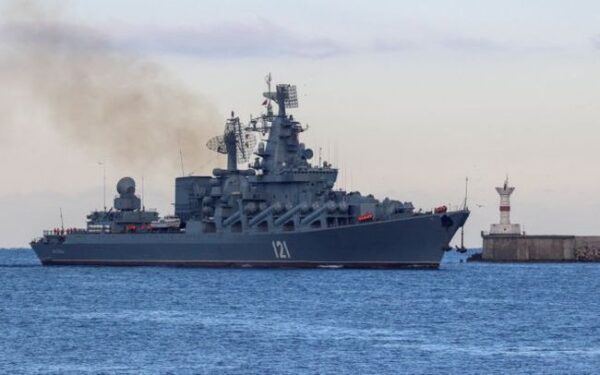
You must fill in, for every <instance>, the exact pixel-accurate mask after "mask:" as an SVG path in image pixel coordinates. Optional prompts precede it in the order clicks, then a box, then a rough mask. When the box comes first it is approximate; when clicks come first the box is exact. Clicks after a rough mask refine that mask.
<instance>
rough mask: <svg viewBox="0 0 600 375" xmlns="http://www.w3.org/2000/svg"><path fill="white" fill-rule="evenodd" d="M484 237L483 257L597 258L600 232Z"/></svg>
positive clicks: (510, 259) (513, 259)
mask: <svg viewBox="0 0 600 375" xmlns="http://www.w3.org/2000/svg"><path fill="white" fill-rule="evenodd" d="M482 237H483V252H482V254H481V260H482V261H488V262H586V261H587V262H598V261H600V236H571V235H519V234H516V235H498V234H485V233H482Z"/></svg>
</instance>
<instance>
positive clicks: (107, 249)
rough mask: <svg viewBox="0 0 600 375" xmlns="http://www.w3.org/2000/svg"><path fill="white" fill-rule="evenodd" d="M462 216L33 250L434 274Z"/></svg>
mask: <svg viewBox="0 0 600 375" xmlns="http://www.w3.org/2000/svg"><path fill="white" fill-rule="evenodd" d="M468 216H469V212H468V211H466V210H465V211H455V212H448V213H444V214H443V215H442V214H431V215H424V214H420V215H416V216H413V217H407V218H401V219H397V220H388V221H378V222H372V223H362V224H356V225H348V226H344V227H336V228H326V229H317V230H307V231H297V232H290V233H285V232H280V233H253V234H248V233H239V234H236V233H215V234H211V235H205V234H197V235H195V234H190V233H122V234H114V233H111V234H102V233H96V234H92V233H75V234H70V235H68V236H64V237H60V236H57V237H56V238H52V237H50V238H47V240H45V241H35V242H33V243H32V248H33V250H34V251H35V252H36V254H37V256H38V257H39V259H40V261H41V262H42V263H43V264H44V265H92V266H181V267H289V268H296V267H298V268H300V267H303V268H304V267H309V268H314V267H344V268H404V267H420V268H437V267H438V266H439V264H440V262H441V260H442V257H443V255H444V251H445V250H447V249H448V248H449V246H448V245H449V242H450V241H451V239H452V237H454V235H455V233H456V231H457V230H458V229H459V228H460V227H462V226H463V225H464V223H465V221H466V220H467V217H468ZM448 218H450V220H448Z"/></svg>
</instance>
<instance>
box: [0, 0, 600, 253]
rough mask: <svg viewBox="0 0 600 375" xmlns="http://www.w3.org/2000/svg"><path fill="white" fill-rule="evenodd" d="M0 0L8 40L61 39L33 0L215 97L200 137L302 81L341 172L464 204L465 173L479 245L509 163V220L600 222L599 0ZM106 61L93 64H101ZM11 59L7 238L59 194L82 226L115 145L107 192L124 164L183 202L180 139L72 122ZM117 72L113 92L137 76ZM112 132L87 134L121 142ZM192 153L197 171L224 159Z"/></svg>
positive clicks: (6, 118) (83, 45)
mask: <svg viewBox="0 0 600 375" xmlns="http://www.w3.org/2000/svg"><path fill="white" fill-rule="evenodd" d="M23 3H29V5H25V6H24V5H23ZM40 4H42V5H40ZM0 8H3V9H9V11H7V12H4V14H5V15H4V18H3V20H2V21H1V22H2V27H1V28H0V39H2V40H9V41H10V42H11V43H13V44H11V43H3V46H2V47H0V54H2V55H0V57H2V56H9V55H10V54H11V52H12V49H14V48H18V47H19V44H23V43H29V42H30V41H31V40H32V39H33V40H35V41H39V39H40V38H42V39H44V38H48V39H52V37H53V34H52V33H49V32H47V31H44V30H52V32H55V31H56V28H52V29H48V28H42V29H41V30H42V32H39V30H37V31H36V32H33V33H32V32H31V30H32V29H31V28H30V27H29V28H28V27H25V28H21V27H20V26H19V25H20V24H21V22H31V17H29V18H27V17H26V18H27V19H26V21H23V20H22V18H20V17H22V9H23V8H29V10H27V11H26V12H29V13H28V14H29V15H31V12H34V13H35V12H40V13H42V14H43V16H40V17H39V18H35V17H34V18H33V19H38V20H39V23H40V24H46V23H48V22H49V21H48V19H49V18H50V23H55V22H58V23H59V24H60V25H61V26H60V30H59V32H60V33H62V34H61V35H63V36H64V35H65V34H66V35H68V36H69V43H71V44H70V46H73V45H75V46H76V48H79V49H82V50H85V51H86V53H93V54H102V53H106V48H107V47H106V46H107V45H109V46H110V51H111V52H110V53H111V54H115V55H118V56H127V58H131V59H135V61H136V64H135V66H138V65H139V63H138V62H140V61H141V62H143V64H152V65H153V66H155V67H157V68H156V69H160V71H161V72H162V71H164V72H166V73H165V74H167V75H168V76H169V77H170V78H169V79H172V80H173V81H175V82H177V87H183V88H185V90H189V92H191V93H193V94H194V95H197V96H198V97H199V98H200V97H201V98H202V100H201V103H202V106H204V107H203V108H204V110H205V111H204V112H202V116H201V117H202V119H203V125H202V126H204V129H203V132H202V135H201V138H202V137H205V138H206V139H202V140H201V141H200V142H199V144H198V145H197V147H198V148H203V147H204V143H205V142H206V141H207V140H208V138H210V136H212V135H216V134H214V133H215V132H217V133H218V132H219V131H220V130H218V129H220V128H221V126H222V124H221V123H219V121H220V120H221V119H224V118H225V117H226V116H227V115H228V114H229V112H230V111H231V110H235V111H236V112H237V113H239V114H240V115H241V116H242V118H248V117H249V115H251V114H255V115H258V114H259V113H260V111H261V106H260V104H261V102H262V99H261V95H260V94H261V92H262V91H264V89H265V87H264V76H265V75H266V74H267V73H268V72H272V73H273V77H274V79H275V81H276V82H289V83H294V84H296V85H297V86H298V91H299V95H300V108H299V109H297V110H295V111H294V115H295V117H296V118H298V119H299V120H300V121H303V122H306V123H308V124H309V125H310V129H309V132H308V133H306V135H305V141H306V143H307V144H308V145H309V146H311V147H313V148H314V149H315V150H318V149H319V148H322V149H323V156H324V158H325V159H330V160H331V161H333V162H334V163H335V164H336V165H337V166H339V167H340V168H342V171H341V177H340V183H339V185H338V186H340V187H345V188H348V189H350V188H351V189H353V190H360V191H362V192H363V193H374V194H375V195H376V196H378V197H380V198H384V197H386V196H389V197H391V198H396V199H401V200H408V201H412V202H413V203H414V204H415V206H417V207H422V208H425V209H429V208H431V207H434V206H437V205H441V204H449V203H450V204H453V205H458V204H459V203H460V202H461V201H462V199H463V195H464V179H465V177H466V176H468V177H469V179H470V185H469V189H470V197H469V201H470V206H471V208H472V211H473V213H472V217H471V219H470V222H469V223H468V225H467V229H466V230H467V241H468V243H467V244H468V245H469V246H480V245H481V240H480V237H479V232H480V231H481V230H488V229H489V225H490V224H491V223H492V222H495V221H497V220H498V208H497V206H498V196H497V194H496V193H495V191H494V186H498V185H500V184H502V182H503V181H504V178H505V176H506V175H507V174H508V175H509V176H510V180H511V183H512V184H514V185H515V186H516V187H517V189H516V192H515V193H514V196H513V198H514V199H513V221H515V222H519V223H521V224H522V225H524V227H525V230H526V231H527V232H529V233H541V234H544V233H548V234H559V233H560V234H600V220H598V214H597V211H599V210H600V195H599V194H598V193H599V192H600V173H599V172H598V162H599V161H600V147H599V146H598V142H599V141H600V130H599V129H600V127H599V125H600V124H599V121H600V104H599V103H598V98H599V97H600V96H599V93H600V2H598V1H569V2H565V1H503V2H486V1H411V2H405V1H398V0H396V1H371V2H364V1H329V2H324V1H298V2H291V1H254V2H252V1H223V0H221V1H195V0H194V1H193V0H189V1H188V0H178V1H170V2H166V1H148V0H143V1H142V0H139V1H138V0H118V1H117V0H104V1H94V0H79V1H76V0H72V1H43V2H34V1H28V2H15V1H3V0H0ZM15 8H17V9H21V11H15V10H14V9H15ZM31 9H34V10H33V11H32V10H31ZM6 14H10V15H9V16H6ZM14 14H16V15H14ZM48 14H50V15H51V16H48ZM57 19H58V21H56V20H57ZM36 22H37V21H36ZM15 25H17V26H15ZM82 35H83V36H82ZM89 35H94V38H97V39H98V40H100V42H98V43H91V42H90V40H95V39H93V38H89ZM15 43H16V44H15ZM89 50H92V52H89ZM86 56H87V55H86ZM46 57H48V56H46ZM50 61H54V62H56V60H50ZM84 61H85V60H84ZM111 61H112V62H111V64H112V63H113V62H114V60H111ZM119 61H121V60H119ZM0 62H1V61H0ZM4 66H8V65H4ZM57 66H58V68H57ZM61 66H62V65H60V64H59V65H56V64H54V65H52V66H48V67H47V68H46V67H44V66H42V70H41V73H40V72H35V74H42V75H47V76H48V75H56V74H57V73H61V72H60V71H57V70H56V69H59V70H60V69H62V68H61ZM94 66H95V65H90V72H87V73H84V74H89V75H91V76H92V78H94V69H93V67H94ZM111 66H112V65H111ZM70 67H71V65H69V64H67V63H66V62H65V65H64V69H70ZM127 69H135V68H131V66H130V65H129V66H128V67H127ZM128 72H129V70H124V74H128ZM3 73H4V74H0V79H2V80H3V81H4V82H0V87H2V89H1V91H0V111H1V113H0V121H1V122H2V124H0V130H2V132H3V137H2V139H1V140H0V171H2V176H3V178H2V180H1V181H2V184H0V246H25V245H26V244H27V242H28V241H29V240H30V239H32V238H33V237H35V236H38V235H40V234H41V230H42V229H44V228H52V227H56V226H58V223H59V221H58V220H59V215H58V212H59V208H61V207H62V209H63V212H64V214H65V221H66V225H67V226H83V225H84V224H85V214H86V212H87V211H89V210H91V209H94V208H99V207H101V206H102V170H101V167H100V166H99V165H98V161H105V162H106V166H107V177H108V187H109V193H108V196H109V198H112V196H113V195H114V185H115V184H116V181H117V180H118V178H119V177H121V176H124V175H131V176H133V177H134V178H136V179H137V180H138V184H139V183H140V181H141V176H142V175H144V180H145V201H146V206H147V207H156V208H158V209H159V210H160V211H161V212H163V213H169V212H171V211H172V206H171V203H172V201H173V198H172V197H173V194H174V193H173V178H174V177H176V176H177V175H179V174H180V173H181V172H180V170H181V168H180V165H179V164H178V163H177V160H179V159H178V158H179V153H178V148H179V147H180V146H178V144H177V142H175V141H171V138H168V137H167V138H165V140H164V142H162V143H160V145H159V146H157V147H156V148H150V149H149V150H151V151H148V149H144V153H143V159H144V163H141V162H132V161H131V160H127V158H123V157H122V156H119V157H117V156H115V154H114V153H113V152H112V151H106V150H111V148H110V147H106V150H104V149H103V147H101V145H100V146H99V145H98V144H94V143H93V140H88V139H86V138H85V137H86V134H88V133H87V131H86V132H84V134H80V133H79V134H75V133H66V134H67V135H65V133H64V132H62V133H61V132H60V131H59V130H58V129H60V125H57V124H56V117H53V116H51V115H49V113H51V111H52V108H46V107H45V106H43V105H40V102H39V101H38V100H34V99H32V98H33V97H35V95H36V93H31V92H28V91H27V90H25V89H23V87H21V86H20V85H19V82H18V79H23V76H22V75H19V76H17V77H18V78H15V75H13V74H12V73H10V72H8V73H7V70H6V69H5V71H4V72H3ZM134 73H135V74H137V73H136V72H135V71H134ZM20 74H25V75H27V70H26V68H23V69H21V71H20ZM61 74H62V73H61ZM31 77H34V73H33V72H32V73H31ZM31 77H30V78H31ZM35 77H39V76H38V75H36V76H35ZM69 77H71V76H69ZM143 77H147V76H146V75H144V76H143ZM26 78H27V77H26ZM42 78H43V77H42ZM97 78H98V79H102V77H97ZM35 79H37V78H35ZM32 80H34V78H32ZM59 81H60V80H59ZM110 82H116V83H111V85H113V86H115V87H114V90H115V97H118V92H119V90H122V89H124V88H123V87H121V86H120V85H119V83H118V82H119V81H110ZM55 84H56V82H55ZM51 87H55V86H51ZM111 87H112V86H111ZM153 87H154V86H153ZM104 91H106V90H104ZM169 92H171V91H169ZM165 95H166V94H165ZM57 100H60V98H57ZM167 100H170V99H167ZM100 109H101V108H100ZM213 113H214V115H213ZM78 115H80V116H85V113H83V114H81V113H79V114H78ZM157 116H158V114H157ZM78 118H85V117H78ZM145 121H152V119H151V118H150V119H145ZM123 126H124V125H123ZM117 129H118V128H117ZM165 132H167V130H165ZM113 133H114V136H115V137H116V138H118V137H119V132H114V131H111V132H109V133H101V132H99V133H97V134H96V133H89V136H88V137H96V136H102V137H104V138H102V142H103V143H104V144H108V143H111V144H112V142H113V141H111V139H110V135H111V134H113ZM107 137H108V138H107ZM136 138H138V137H136ZM99 139H100V138H99ZM139 139H141V140H142V141H144V139H145V136H144V134H140V135H139ZM194 139H196V138H194ZM102 142H101V143H100V144H102ZM114 142H117V140H115V141H114ZM119 142H121V140H119ZM186 154H187V155H188V157H184V159H185V162H184V169H185V173H186V174H188V173H203V174H204V173H210V170H211V169H212V168H213V167H215V166H217V165H215V163H217V164H218V163H221V164H224V163H225V160H224V159H223V158H217V157H213V156H212V155H210V154H209V153H202V155H201V156H196V154H195V153H194V152H193V151H187V152H186ZM191 155H193V157H192V156H191ZM184 156H185V155H184ZM135 158H136V159H138V158H140V156H139V155H137V154H136V156H135ZM190 159H192V160H190ZM196 159H201V160H196ZM165 161H166V162H165ZM159 165H160V167H158V166H159ZM154 166H157V167H154Z"/></svg>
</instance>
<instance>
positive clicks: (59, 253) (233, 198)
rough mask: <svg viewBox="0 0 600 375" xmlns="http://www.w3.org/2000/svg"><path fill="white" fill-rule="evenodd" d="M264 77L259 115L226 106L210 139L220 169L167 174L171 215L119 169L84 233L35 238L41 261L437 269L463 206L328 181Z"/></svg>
mask: <svg viewBox="0 0 600 375" xmlns="http://www.w3.org/2000/svg"><path fill="white" fill-rule="evenodd" d="M267 85H268V86H267V87H268V90H267V92H265V93H263V96H264V97H265V99H264V102H263V106H264V107H265V108H266V109H265V111H264V113H263V114H261V115H260V116H259V117H256V118H252V117H251V118H250V121H249V122H247V123H242V121H241V120H240V118H239V117H236V116H235V114H234V113H233V112H232V114H231V117H230V118H229V119H227V121H226V124H225V130H224V133H223V135H220V136H217V137H215V138H213V139H211V140H210V141H209V142H208V144H207V147H208V148H209V149H211V150H213V151H215V152H218V153H221V154H225V155H227V168H226V169H220V168H216V169H214V170H213V174H212V176H193V175H192V176H184V177H179V178H176V179H175V203H174V215H169V216H165V217H162V218H161V217H160V216H159V214H158V213H157V212H155V211H152V210H146V209H145V208H144V207H143V205H142V204H141V200H140V198H139V197H138V196H137V195H136V184H135V181H134V180H133V179H132V178H130V177H124V178H122V179H121V180H120V181H119V182H118V184H117V192H118V196H117V197H116V198H115V199H114V204H113V208H111V209H109V210H107V209H106V208H105V209H104V210H98V211H94V212H92V213H91V214H90V215H88V216H87V226H86V228H85V229H65V228H64V227H61V228H56V229H53V230H49V231H44V233H43V237H41V238H37V239H34V240H33V241H32V242H31V247H32V248H33V250H34V251H35V253H36V254H37V256H38V258H39V259H40V261H41V262H42V264H44V265H95V266H196V267H289V268H295V267H325V268H329V267H331V268H343V267H346V268H403V267H421V268H438V267H439V264H440V262H441V260H442V257H443V255H444V252H445V251H448V250H449V249H450V246H449V243H450V241H451V240H452V238H453V237H454V235H455V234H456V232H457V230H459V229H460V228H462V227H463V225H464V224H465V222H466V220H467V218H468V216H469V210H468V208H467V207H466V204H465V205H464V207H462V208H460V209H457V210H454V211H450V210H448V209H447V207H446V206H441V207H438V208H435V209H432V210H430V211H423V210H416V209H415V207H414V206H413V204H412V203H411V202H406V201H399V200H392V199H389V198H385V199H383V200H378V199H376V198H375V197H374V196H373V195H363V194H361V193H360V192H356V191H353V192H348V191H344V190H342V189H336V188H335V184H336V180H337V177H338V169H337V168H335V167H334V166H333V165H332V164H331V163H329V162H327V161H321V160H319V162H318V163H313V162H311V160H312V159H313V158H314V156H315V155H314V152H313V151H312V150H311V149H310V148H308V147H306V146H305V144H303V143H301V142H300V134H301V133H303V132H304V131H306V130H308V127H307V126H304V125H302V124H301V123H300V122H298V121H296V119H295V118H294V117H293V115H291V114H289V113H288V112H289V110H290V109H291V108H297V107H298V95H297V91H296V87H295V86H293V85H290V84H277V85H275V87H272V84H271V78H270V75H269V76H268V77H267ZM273 104H275V105H276V106H277V108H276V111H274V106H273ZM319 159H321V158H320V157H319ZM243 163H246V165H247V168H246V169H241V168H238V165H240V164H243ZM382 173H390V171H382Z"/></svg>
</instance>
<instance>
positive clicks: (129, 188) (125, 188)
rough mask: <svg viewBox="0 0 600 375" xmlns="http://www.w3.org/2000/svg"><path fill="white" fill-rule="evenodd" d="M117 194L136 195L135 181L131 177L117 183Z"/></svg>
mask: <svg viewBox="0 0 600 375" xmlns="http://www.w3.org/2000/svg"><path fill="white" fill-rule="evenodd" d="M117 192H118V193H119V194H121V195H126V194H134V193H135V181H134V179H133V178H131V177H123V178H122V179H120V180H119V182H118V183H117Z"/></svg>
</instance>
